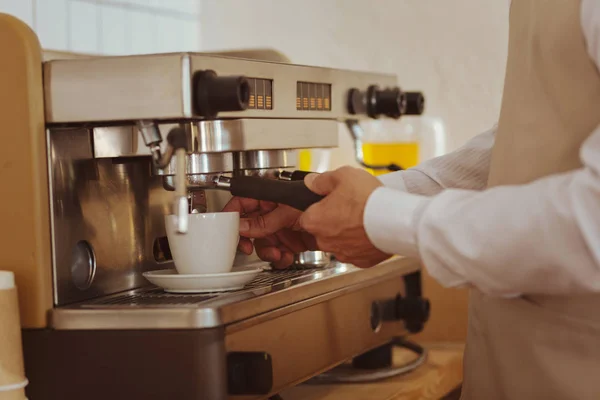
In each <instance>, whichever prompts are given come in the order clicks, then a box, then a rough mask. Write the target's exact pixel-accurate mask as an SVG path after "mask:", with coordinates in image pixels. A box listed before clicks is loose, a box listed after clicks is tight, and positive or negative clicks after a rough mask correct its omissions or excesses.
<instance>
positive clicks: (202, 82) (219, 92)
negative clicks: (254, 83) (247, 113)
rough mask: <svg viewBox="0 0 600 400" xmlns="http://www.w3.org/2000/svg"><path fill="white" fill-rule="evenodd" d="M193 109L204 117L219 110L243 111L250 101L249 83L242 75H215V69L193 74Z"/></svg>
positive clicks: (209, 116)
mask: <svg viewBox="0 0 600 400" xmlns="http://www.w3.org/2000/svg"><path fill="white" fill-rule="evenodd" d="M193 88H194V111H195V113H196V114H198V115H201V116H203V117H206V118H214V117H216V116H217V114H218V113H220V112H226V111H243V110H245V109H246V108H248V102H249V101H250V84H249V83H248V80H247V79H246V77H244V76H217V73H216V72H215V71H211V70H207V71H198V72H196V73H195V74H194V81H193Z"/></svg>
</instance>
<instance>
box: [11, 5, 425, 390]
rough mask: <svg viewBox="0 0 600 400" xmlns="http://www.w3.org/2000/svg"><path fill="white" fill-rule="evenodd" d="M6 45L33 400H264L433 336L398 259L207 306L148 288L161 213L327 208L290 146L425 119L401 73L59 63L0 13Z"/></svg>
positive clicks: (211, 59) (313, 270) (282, 282)
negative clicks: (391, 121)
mask: <svg viewBox="0 0 600 400" xmlns="http://www.w3.org/2000/svg"><path fill="white" fill-rule="evenodd" d="M0 37H2V40H0V51H2V52H3V53H4V54H9V55H10V57H7V58H6V60H5V61H3V65H2V73H1V74H0V87H2V88H3V90H2V91H0V92H1V93H0V120H1V121H2V124H3V129H1V130H0V135H2V136H3V139H4V141H3V142H4V144H5V145H4V146H1V149H0V160H1V161H0V176H1V177H2V180H3V182H4V183H5V186H4V187H5V196H3V203H4V204H3V207H1V208H0V209H1V211H0V213H2V220H3V222H4V226H5V229H3V230H2V233H0V235H1V236H0V238H1V240H0V246H1V250H2V254H3V257H2V258H1V260H0V269H7V270H11V271H13V272H14V273H15V276H16V280H17V287H18V288H19V294H20V297H19V300H20V304H21V323H22V327H23V347H24V359H25V368H26V375H27V377H28V379H29V385H28V387H27V394H28V398H29V399H32V400H38V399H42V400H45V399H61V400H69V399H81V398H85V399H89V400H94V399H126V398H127V399H130V398H135V399H180V400H186V399H190V400H191V399H209V400H213V399H214V400H222V399H227V398H232V399H248V400H249V399H267V398H270V397H272V396H276V395H277V393H280V392H281V391H282V390H284V389H286V388H289V387H291V386H294V385H297V384H300V383H302V382H306V381H310V380H311V379H312V380H314V379H317V380H318V379H319V377H321V378H323V377H326V376H329V375H331V374H332V371H334V370H335V368H334V367H336V366H340V365H342V364H343V363H345V362H347V361H348V360H353V359H362V360H364V359H365V357H367V356H368V355H369V354H371V352H373V351H379V350H378V349H381V348H382V346H387V345H388V344H390V343H392V342H394V341H395V340H398V338H403V337H405V336H406V335H408V334H410V333H414V332H418V331H420V330H421V329H422V328H423V325H424V323H425V322H426V320H427V318H428V314H429V303H428V302H427V300H426V299H424V298H423V297H422V295H421V282H420V272H419V271H420V265H419V263H418V262H416V261H414V260H410V259H406V258H401V257H394V258H391V259H389V260H387V261H385V262H383V263H381V264H380V265H378V266H375V267H373V268H370V269H359V268H356V267H354V266H352V265H349V264H344V263H341V262H338V261H336V260H335V259H333V258H326V259H325V260H324V259H323V257H322V255H321V257H313V258H315V259H318V262H315V263H312V264H311V262H310V260H311V254H310V253H306V254H301V255H298V258H297V259H298V260H309V261H308V262H299V264H302V268H300V265H298V268H294V267H292V268H289V269H286V270H274V269H271V268H270V267H269V265H267V264H264V265H263V270H262V272H261V273H260V274H259V275H258V276H257V278H256V279H255V280H254V281H252V282H251V283H250V284H248V285H247V286H246V287H244V288H243V289H240V290H235V291H229V292H215V293H197V294H173V293H167V292H165V291H163V290H162V289H160V288H157V287H155V286H153V285H152V284H150V283H149V282H148V281H146V280H145V279H144V277H143V275H142V274H143V273H144V272H146V271H152V270H158V269H166V268H173V262H172V259H171V255H170V251H169V245H168V240H167V238H166V233H165V227H164V216H165V214H174V215H176V216H177V230H178V232H179V233H180V234H186V232H187V218H188V216H189V214H190V213H202V212H206V211H207V210H213V211H218V210H219V208H220V207H221V206H222V205H223V204H224V201H226V200H227V199H228V198H229V197H230V196H231V195H238V196H243V197H253V198H256V199H262V200H270V201H275V202H279V203H283V204H288V205H290V206H292V207H296V208H298V209H301V210H303V209H306V208H307V207H309V206H310V205H311V204H313V203H315V202H317V201H319V200H320V198H321V197H320V196H317V195H316V194H314V193H312V192H310V191H309V190H308V189H307V188H306V187H305V186H304V183H303V181H302V178H303V176H304V175H305V173H306V171H298V170H297V168H296V166H295V160H296V158H295V156H294V153H295V151H297V150H300V149H311V148H334V147H336V146H337V144H338V125H339V124H346V125H347V126H348V128H350V131H351V134H352V135H353V136H354V137H355V139H356V140H357V141H359V140H360V132H361V131H360V122H361V121H364V120H367V119H370V118H396V119H397V118H400V117H401V116H402V115H405V114H419V113H421V112H422V108H423V98H422V96H421V95H420V94H419V93H416V92H409V93H407V92H404V91H403V90H401V89H400V88H399V87H398V86H397V85H398V83H397V80H396V77H395V76H393V75H386V74H378V73H367V72H357V71H351V70H340V69H329V68H321V67H311V66H303V65H294V64H290V63H285V62H280V61H268V60H265V59H260V60H258V59H252V58H250V57H249V56H248V54H233V55H232V54H202V53H173V54H154V55H136V56H119V57H76V56H64V57H60V56H59V57H57V58H56V56H54V57H49V56H47V55H45V54H44V52H43V51H42V49H41V48H40V45H39V42H38V40H37V38H36V37H35V35H34V33H33V32H31V31H30V30H29V28H27V27H26V26H25V25H24V24H23V23H21V22H20V21H18V20H16V19H14V18H12V17H9V16H6V15H2V14H0ZM359 147H360V146H357V149H359ZM357 157H358V158H359V161H360V152H358V153H357ZM370 167H373V166H370ZM375 167H377V166H375ZM381 167H382V168H388V169H398V168H400V166H381ZM313 255H314V254H313ZM241 259H242V262H241V264H244V263H246V262H257V259H256V258H254V259H252V258H249V259H245V258H244V257H241ZM307 265H308V266H307ZM328 374H329V375H328Z"/></svg>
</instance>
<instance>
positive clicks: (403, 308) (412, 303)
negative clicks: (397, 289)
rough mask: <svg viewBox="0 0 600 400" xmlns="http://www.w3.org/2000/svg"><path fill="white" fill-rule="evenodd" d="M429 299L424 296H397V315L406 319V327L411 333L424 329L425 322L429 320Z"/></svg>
mask: <svg viewBox="0 0 600 400" xmlns="http://www.w3.org/2000/svg"><path fill="white" fill-rule="evenodd" d="M429 313H430V304H429V300H427V299H424V298H422V297H405V298H403V297H402V296H401V295H398V297H396V315H397V317H398V319H401V320H404V323H405V326H406V329H408V331H409V332H411V333H417V332H420V331H422V330H423V327H424V325H425V322H427V320H429Z"/></svg>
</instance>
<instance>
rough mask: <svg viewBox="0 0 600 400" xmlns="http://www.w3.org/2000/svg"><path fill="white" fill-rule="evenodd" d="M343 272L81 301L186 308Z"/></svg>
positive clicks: (261, 277)
mask: <svg viewBox="0 0 600 400" xmlns="http://www.w3.org/2000/svg"><path fill="white" fill-rule="evenodd" d="M340 272H342V271H340V270H339V268H335V267H334V266H328V267H325V268H322V267H320V268H312V269H307V268H301V269H285V270H276V269H273V270H265V271H263V272H261V273H259V274H258V275H257V276H256V278H254V280H253V281H252V282H250V283H249V284H247V285H246V286H245V287H244V288H242V289H238V290H233V291H228V292H214V293H201V294H174V293H167V292H165V291H164V290H163V289H160V288H155V287H152V288H142V289H137V290H133V291H128V292H126V293H122V294H117V295H112V296H109V297H103V298H100V299H96V300H91V301H87V302H85V303H83V304H81V307H83V308H109V307H127V306H130V307H148V306H150V307H174V306H175V307H182V306H183V307H185V306H197V305H198V304H201V303H204V302H207V301H209V300H214V299H216V298H223V297H231V296H232V295H235V294H240V293H244V292H254V291H257V290H258V291H261V290H264V289H268V291H269V292H270V291H274V290H278V289H283V288H286V287H290V286H291V285H293V284H299V283H302V282H306V281H310V280H316V279H319V278H323V277H324V276H329V275H334V274H336V273H340Z"/></svg>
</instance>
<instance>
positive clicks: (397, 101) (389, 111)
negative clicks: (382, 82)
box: [367, 85, 406, 119]
mask: <svg viewBox="0 0 600 400" xmlns="http://www.w3.org/2000/svg"><path fill="white" fill-rule="evenodd" d="M405 108H406V99H405V96H404V93H402V91H401V90H400V88H398V87H395V88H389V89H379V87H377V86H375V85H372V86H369V88H368V89H367V115H368V116H369V117H371V118H379V116H380V115H385V116H387V117H390V118H394V119H398V118H400V116H401V115H402V114H403V112H404V109H405Z"/></svg>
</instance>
